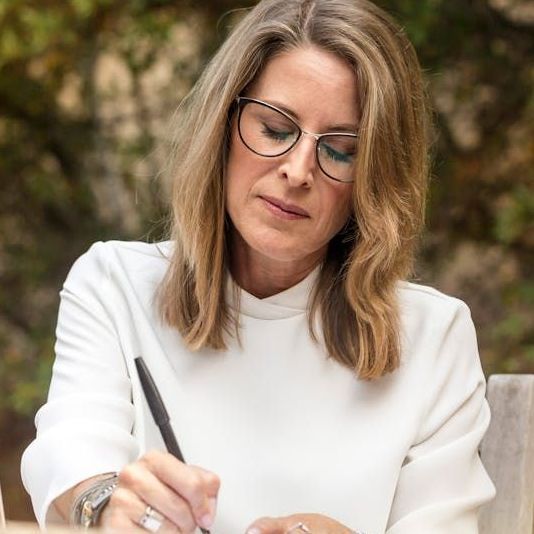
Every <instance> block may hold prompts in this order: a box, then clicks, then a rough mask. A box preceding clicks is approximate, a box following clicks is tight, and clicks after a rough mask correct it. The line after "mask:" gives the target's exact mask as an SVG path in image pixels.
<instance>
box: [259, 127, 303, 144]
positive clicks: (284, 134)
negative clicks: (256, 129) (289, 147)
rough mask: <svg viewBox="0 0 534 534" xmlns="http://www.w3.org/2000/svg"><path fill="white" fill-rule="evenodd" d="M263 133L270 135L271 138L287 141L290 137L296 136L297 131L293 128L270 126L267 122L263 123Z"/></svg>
mask: <svg viewBox="0 0 534 534" xmlns="http://www.w3.org/2000/svg"><path fill="white" fill-rule="evenodd" d="M262 134H263V135H265V136H267V137H269V139H273V140H275V141H287V140H288V139H291V138H292V137H294V135H295V132H294V131H292V130H287V129H281V128H275V127H273V126H269V125H268V124H266V123H263V124H262Z"/></svg>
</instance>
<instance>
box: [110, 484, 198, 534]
mask: <svg viewBox="0 0 534 534" xmlns="http://www.w3.org/2000/svg"><path fill="white" fill-rule="evenodd" d="M147 507H148V505H147V504H146V502H143V501H142V500H141V499H140V498H139V497H138V496H137V495H136V494H135V493H133V492H132V491H130V490H128V489H126V488H116V489H115V491H114V492H113V495H112V496H111V498H110V501H109V504H108V506H106V508H105V509H104V511H103V512H102V516H101V524H102V526H103V527H104V528H106V529H110V530H111V531H112V532H115V531H117V532H139V533H141V532H142V533H145V534H146V532H147V530H146V529H145V528H143V527H142V526H141V524H140V521H141V518H142V517H143V515H144V514H145V512H146V510H147ZM154 510H155V511H156V512H159V511H158V510H156V509H154ZM159 515H160V516H161V517H162V522H161V527H159V528H158V534H178V533H180V532H182V531H181V530H180V529H179V528H178V527H177V526H176V525H175V524H174V523H172V522H171V521H170V520H169V519H168V518H166V517H164V516H163V514H161V513H159ZM187 532H192V531H187Z"/></svg>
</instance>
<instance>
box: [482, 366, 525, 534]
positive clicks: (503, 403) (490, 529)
mask: <svg viewBox="0 0 534 534" xmlns="http://www.w3.org/2000/svg"><path fill="white" fill-rule="evenodd" d="M486 397H487V399H488V402H489V405H490V408H491V423H490V426H489V428H488V431H487V433H486V435H485V436H484V439H483V441H482V444H481V447H480V455H481V457H482V461H483V463H484V466H485V467H486V469H487V471H488V473H489V475H490V477H491V479H492V480H493V482H494V484H495V486H496V488H497V496H496V497H495V499H494V500H493V501H492V502H490V503H488V504H487V505H486V506H484V507H483V508H482V510H481V513H480V519H479V525H480V534H532V533H533V532H534V375H513V374H511V375H492V376H490V378H489V380H488V388H487V394H486Z"/></svg>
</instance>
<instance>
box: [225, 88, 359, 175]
mask: <svg viewBox="0 0 534 534" xmlns="http://www.w3.org/2000/svg"><path fill="white" fill-rule="evenodd" d="M235 102H236V104H237V108H238V112H237V131H238V132H239V137H240V139H241V141H242V142H243V144H244V145H245V146H246V147H247V148H248V149H249V150H250V151H251V152H254V154H257V155H258V156H261V157H263V158H278V157H280V156H283V155H284V154H287V153H288V152H290V151H291V150H293V149H294V148H295V146H297V143H298V142H299V141H300V138H301V137H302V135H303V134H306V135H311V136H312V137H313V138H314V139H315V160H316V161H317V165H318V166H319V168H320V169H321V171H322V172H323V173H324V174H325V175H326V176H328V178H330V179H331V180H334V181H336V182H339V183H342V184H352V183H354V180H340V179H339V178H336V177H334V176H332V175H331V174H328V173H327V172H326V171H325V170H324V169H323V166H322V165H321V160H320V158H319V143H320V142H321V140H322V139H324V138H328V137H332V136H336V137H339V136H343V137H350V138H354V139H358V137H359V134H357V133H349V132H328V133H323V134H318V133H314V132H308V131H307V130H304V129H303V128H301V126H300V125H299V124H298V123H297V121H296V120H295V119H294V118H293V117H292V116H291V115H289V113H286V112H285V111H283V110H281V109H279V108H277V107H276V106H273V105H272V104H269V103H268V102H264V101H263V100H258V99H257V98H249V97H246V96H238V97H236V99H235ZM250 102H253V103H255V104H260V105H262V106H265V107H266V108H270V109H272V110H274V111H277V112H278V113H281V114H282V115H283V116H284V117H286V118H287V119H288V120H289V121H290V122H291V123H292V124H294V125H295V127H296V128H297V130H298V135H297V137H296V138H295V140H294V141H293V143H292V144H291V145H290V146H289V147H288V148H286V149H285V150H283V151H282V152H280V154H262V153H261V152H258V151H257V150H254V149H253V148H252V147H251V146H250V145H248V144H247V142H246V141H245V139H244V137H243V134H242V132H241V115H242V113H243V109H244V108H245V105H246V104H248V103H250ZM243 103H244V104H245V105H242V104H243Z"/></svg>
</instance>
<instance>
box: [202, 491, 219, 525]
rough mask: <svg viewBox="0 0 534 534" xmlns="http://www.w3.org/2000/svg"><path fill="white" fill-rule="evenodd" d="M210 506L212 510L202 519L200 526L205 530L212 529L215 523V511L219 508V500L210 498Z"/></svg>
mask: <svg viewBox="0 0 534 534" xmlns="http://www.w3.org/2000/svg"><path fill="white" fill-rule="evenodd" d="M208 506H209V508H210V511H209V512H208V513H207V514H204V515H203V516H202V517H201V518H200V526H201V527H203V528H210V527H211V525H213V521H215V510H216V508H217V498H216V497H210V498H209V499H208Z"/></svg>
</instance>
